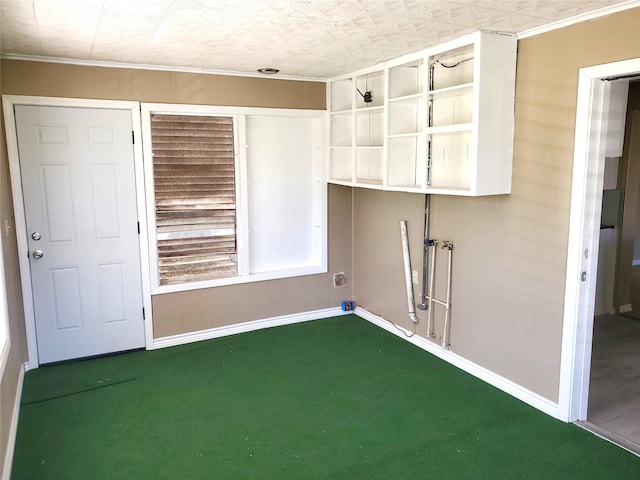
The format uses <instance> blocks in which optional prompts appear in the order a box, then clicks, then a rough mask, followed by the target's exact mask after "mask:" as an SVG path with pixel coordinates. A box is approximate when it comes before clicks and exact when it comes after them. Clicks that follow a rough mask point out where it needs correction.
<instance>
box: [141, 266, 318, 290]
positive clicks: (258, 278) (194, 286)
mask: <svg viewBox="0 0 640 480" xmlns="http://www.w3.org/2000/svg"><path fill="white" fill-rule="evenodd" d="M320 273H327V267H326V266H324V265H309V266H305V267H300V268H293V269H288V270H278V271H273V272H260V273H252V274H249V275H239V276H237V277H229V278H219V279H216V280H207V281H202V282H189V283H180V284H175V285H161V286H159V287H156V288H155V289H154V290H153V291H152V292H151V295H162V294H165V293H175V292H185V291H189V290H200V289H203V288H214V287H224V286H229V285H240V284H244V283H253V282H264V281H266V280H278V279H283V278H291V277H301V276H304V275H316V274H320Z"/></svg>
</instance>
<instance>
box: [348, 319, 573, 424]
mask: <svg viewBox="0 0 640 480" xmlns="http://www.w3.org/2000/svg"><path fill="white" fill-rule="evenodd" d="M354 313H355V314H356V315H358V316H359V317H361V318H363V319H365V320H368V321H369V322H371V323H373V324H374V325H377V326H378V327H380V328H383V329H384V330H386V331H388V332H391V333H393V334H394V335H396V336H398V337H400V338H402V339H404V340H406V341H408V342H411V343H413V344H414V345H416V346H417V347H419V348H422V349H423V350H426V351H427V352H429V353H431V354H433V355H435V356H436V357H438V358H441V359H442V360H444V361H445V362H448V363H450V364H452V365H454V366H456V367H458V368H460V369H461V370H464V371H465V372H467V373H469V374H471V375H473V376H474V377H477V378H479V379H481V380H484V381H485V382H487V383H488V384H490V385H493V386H494V387H496V388H498V389H500V390H502V391H503V392H505V393H508V394H509V395H511V396H513V397H515V398H517V399H518V400H521V401H523V402H524V403H526V404H528V405H531V406H532V407H534V408H537V409H538V410H540V411H542V412H544V413H546V414H548V415H551V416H552V417H555V418H558V419H561V418H560V412H559V408H558V404H557V403H554V402H552V401H551V400H549V399H547V398H544V397H542V396H541V395H538V394H537V393H535V392H532V391H531V390H528V389H526V388H524V387H523V386H521V385H518V384H517V383H515V382H512V381H511V380H508V379H506V378H504V377H502V376H500V375H498V374H497V373H494V372H492V371H491V370H487V369H486V368H484V367H481V366H480V365H478V364H476V363H473V362H471V361H470V360H467V359H466V358H464V357H461V356H460V355H457V354H456V353H454V352H452V351H451V350H445V349H443V348H442V347H441V346H440V345H438V344H436V343H434V342H432V341H430V340H427V339H426V338H424V337H420V336H418V335H414V336H413V337H406V336H405V335H404V334H403V333H402V332H401V331H399V330H398V329H397V328H396V327H394V326H393V325H392V324H391V323H389V322H388V321H386V320H384V319H382V318H380V317H378V316H377V315H374V314H372V313H371V312H369V311H367V310H365V309H364V308H360V307H356V309H355V311H354ZM405 332H406V333H408V334H409V333H411V332H409V331H408V330H405Z"/></svg>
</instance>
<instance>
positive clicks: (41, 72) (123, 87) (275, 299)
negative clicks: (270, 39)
mask: <svg viewBox="0 0 640 480" xmlns="http://www.w3.org/2000/svg"><path fill="white" fill-rule="evenodd" d="M2 92H3V93H4V94H12V95H32V96H52V97H76V98H99V99H114V100H137V101H146V102H162V103H190V104H212V105H238V106H251V107H273V108H301V109H324V108H325V84H324V83H323V82H296V81H289V80H277V79H261V78H244V77H231V76H220V75H204V74H190V73H180V72H161V71H149V70H135V69H120V68H102V67H83V66H74V65H63V64H51V63H41V62H23V61H14V60H5V61H3V62H2ZM328 196H329V237H330V241H329V273H327V274H323V275H311V276H306V277H298V278H293V279H282V280H274V281H267V282H258V283H252V284H244V285H237V286H229V287H222V288H214V289H203V290H193V291H190V292H181V293H173V294H164V295H159V296H155V297H153V315H154V336H155V337H156V338H159V337H164V336H168V335H175V334H180V333H186V332H192V331H197V330H202V329H208V328H213V327H218V326H223V325H230V324H234V323H239V322H246V321H250V320H256V319H260V318H265V317H272V316H279V315H286V314H291V313H298V312H302V311H308V310H316V309H322V308H328V307H335V306H338V305H339V304H340V300H343V299H345V298H347V297H349V296H350V293H351V287H350V286H348V287H345V288H341V289H334V288H333V285H332V277H331V274H332V273H333V272H338V271H344V272H345V273H346V274H347V277H348V278H350V277H351V191H350V190H349V189H347V188H341V187H335V186H330V187H329V195H328Z"/></svg>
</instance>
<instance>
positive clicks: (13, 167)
mask: <svg viewBox="0 0 640 480" xmlns="http://www.w3.org/2000/svg"><path fill="white" fill-rule="evenodd" d="M15 105H30V106H40V107H76V108H92V109H110V110H126V111H128V112H130V113H131V128H132V129H133V134H134V138H135V139H136V141H135V142H134V144H133V158H134V175H135V187H136V202H137V213H138V219H139V222H140V235H139V236H138V248H139V251H140V269H141V279H142V302H143V306H144V311H145V319H144V320H143V321H144V338H145V347H146V348H147V349H148V350H150V349H152V348H153V317H152V310H151V286H150V282H149V274H148V272H149V247H148V245H149V244H148V241H147V239H148V231H147V214H146V211H147V209H146V203H145V190H144V167H143V156H142V129H141V122H140V103H139V102H134V101H119V100H93V99H78V98H57V97H55V98H54V97H30V96H21V95H3V96H2V106H3V110H4V126H5V131H6V136H7V153H8V156H9V175H10V179H11V192H12V197H13V211H14V217H15V228H16V240H17V244H18V264H19V267H20V281H21V285H22V304H23V308H24V321H25V329H26V336H27V351H28V358H29V361H28V364H27V366H26V367H27V368H26V369H27V370H29V369H32V368H37V367H38V366H39V365H40V362H39V358H38V344H37V337H36V321H35V312H34V307H33V291H32V288H31V269H30V265H29V257H28V252H29V247H28V242H27V225H26V222H25V209H24V199H23V196H22V176H21V172H20V157H19V153H18V135H17V131H16V122H15V112H14V106H15Z"/></svg>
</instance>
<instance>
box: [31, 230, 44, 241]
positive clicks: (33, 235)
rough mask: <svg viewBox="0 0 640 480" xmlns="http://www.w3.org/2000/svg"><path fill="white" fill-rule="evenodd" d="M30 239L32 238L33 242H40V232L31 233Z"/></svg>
mask: <svg viewBox="0 0 640 480" xmlns="http://www.w3.org/2000/svg"><path fill="white" fill-rule="evenodd" d="M31 238H33V239H34V240H40V239H41V238H42V235H40V232H33V233H32V234H31Z"/></svg>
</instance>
